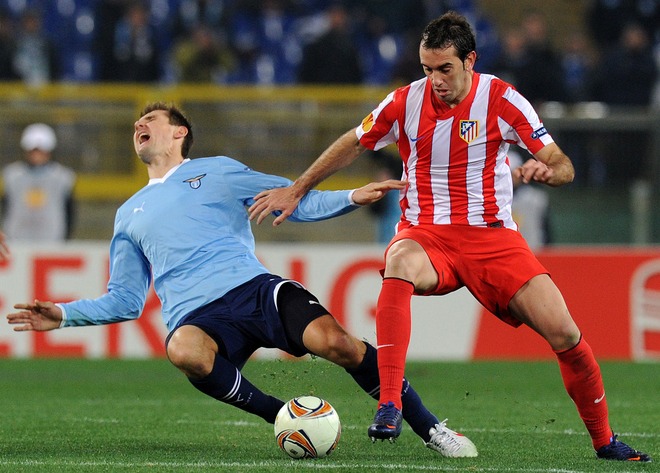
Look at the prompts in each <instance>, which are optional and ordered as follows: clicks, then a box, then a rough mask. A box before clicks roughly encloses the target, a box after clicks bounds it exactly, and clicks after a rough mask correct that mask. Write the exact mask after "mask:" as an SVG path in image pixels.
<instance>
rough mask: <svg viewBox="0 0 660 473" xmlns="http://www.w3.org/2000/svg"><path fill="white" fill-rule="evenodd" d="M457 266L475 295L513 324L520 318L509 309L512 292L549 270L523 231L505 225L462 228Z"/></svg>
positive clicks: (487, 306)
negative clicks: (531, 246)
mask: <svg viewBox="0 0 660 473" xmlns="http://www.w3.org/2000/svg"><path fill="white" fill-rule="evenodd" d="M457 266H458V268H459V270H458V272H459V275H460V278H461V280H462V281H463V282H464V284H465V286H466V287H467V288H468V289H469V290H470V292H471V293H472V294H473V295H474V297H475V298H476V299H477V300H478V301H479V302H480V303H481V304H482V305H483V306H484V307H485V308H486V309H488V310H489V311H490V312H491V313H493V314H495V315H496V316H497V317H499V318H500V319H502V320H503V321H504V322H506V323H508V324H510V325H512V326H514V327H517V326H519V325H520V324H521V321H520V320H519V319H518V318H517V317H514V316H513V315H512V314H511V313H510V311H509V303H510V302H511V299H512V298H513V295H514V294H516V292H517V291H518V290H519V289H520V288H521V287H522V286H523V285H524V284H525V283H527V282H528V281H529V280H531V279H532V278H533V277H535V276H538V275H540V274H547V273H548V271H547V270H546V269H545V268H544V267H543V265H542V264H541V263H540V262H539V261H538V259H536V256H534V254H533V253H532V251H531V250H530V249H529V246H528V245H527V243H526V242H525V240H524V239H523V237H522V235H520V233H519V232H517V231H515V230H510V229H507V228H483V227H468V228H465V229H463V237H462V243H461V252H460V257H459V260H458V264H457Z"/></svg>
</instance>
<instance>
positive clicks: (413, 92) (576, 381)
mask: <svg viewBox="0 0 660 473" xmlns="http://www.w3.org/2000/svg"><path fill="white" fill-rule="evenodd" d="M419 55H420V62H421V65H422V68H423V71H424V73H425V75H426V77H425V78H422V79H420V80H418V81H415V82H413V83H411V84H409V85H407V86H404V87H401V88H399V89H397V90H395V91H393V92H392V93H390V94H389V95H388V96H387V97H386V98H385V100H383V101H382V102H381V103H380V105H378V107H376V109H375V110H374V111H373V112H372V113H370V114H369V115H368V116H367V117H366V118H365V119H364V120H363V121H362V123H361V124H360V126H358V127H357V128H355V129H354V130H350V131H349V132H347V133H345V134H344V135H343V136H341V137H340V138H339V139H338V140H337V141H335V142H334V143H333V144H332V145H330V147H329V148H328V149H327V150H326V151H324V152H323V153H322V154H321V156H320V157H319V158H318V159H317V160H316V161H315V162H314V163H313V164H312V165H311V166H310V168H309V169H308V170H307V171H305V173H303V174H302V175H301V176H300V177H299V178H298V179H297V180H296V181H295V183H294V184H293V185H292V186H291V187H289V188H285V189H275V190H271V191H265V192H263V193H261V194H259V195H257V196H256V203H255V204H254V205H253V206H252V208H251V209H250V215H251V218H257V222H261V221H262V220H263V218H265V216H266V215H267V214H270V213H271V212H273V211H275V210H280V211H282V214H281V215H280V216H279V217H278V218H276V219H275V220H274V224H275V225H278V224H280V223H281V222H283V221H284V219H286V218H287V217H288V215H290V214H291V212H292V211H293V209H295V206H296V205H297V202H298V200H299V199H300V198H301V197H302V196H303V195H305V193H307V192H308V191H309V190H311V189H312V188H313V187H314V186H316V185H317V184H318V183H319V182H321V181H322V180H323V179H325V178H326V177H327V176H329V175H330V174H332V173H334V172H336V171H337V170H339V169H341V168H343V167H345V166H347V165H349V164H350V163H351V162H352V161H353V160H355V159H356V158H357V157H358V156H359V155H360V153H361V152H362V151H364V150H365V149H367V148H368V149H375V150H377V149H380V148H382V147H384V146H387V145H390V144H396V146H397V147H398V149H399V154H400V156H401V159H402V161H403V179H405V180H407V182H408V185H407V188H406V189H405V190H404V191H402V192H401V196H400V202H401V209H402V218H401V221H400V223H399V225H398V231H397V234H396V235H395V236H394V238H393V239H392V241H391V242H390V245H389V246H388V248H387V250H386V253H385V269H384V272H383V276H384V277H383V285H382V289H381V292H380V295H379V299H378V308H377V313H376V336H377V343H378V366H379V373H380V382H381V386H380V400H379V409H378V412H377V413H376V417H375V419H374V423H373V424H372V425H371V426H370V427H369V430H368V433H369V436H370V437H371V438H372V440H375V439H390V440H393V439H395V438H396V437H398V435H399V434H400V432H401V400H400V392H401V383H402V380H403V374H404V367H405V359H406V352H407V349H408V344H409V341H410V330H411V320H410V317H411V313H410V312H411V311H410V302H411V297H412V295H413V294H418V295H441V294H447V293H449V292H452V291H455V290H457V289H459V288H461V287H464V286H465V287H467V288H468V289H469V290H470V292H471V293H472V294H474V296H475V297H476V298H477V299H478V300H479V302H481V304H483V305H484V306H485V307H486V308H487V309H488V310H489V311H490V312H492V313H493V314H494V315H495V316H497V317H499V318H500V319H501V320H503V321H504V322H506V323H508V324H511V325H512V326H514V327H517V326H519V325H521V324H523V323H524V324H526V325H528V326H529V327H530V328H532V329H533V330H535V331H536V332H537V333H539V334H540V335H541V336H542V337H543V338H544V339H545V340H546V341H547V342H548V344H549V345H550V348H551V349H552V350H553V351H554V352H555V353H556V355H557V359H558V362H559V366H560V371H561V375H562V378H563V381H564V385H565V387H566V390H567V391H568V394H569V395H570V397H571V398H572V399H573V401H574V402H575V404H576V407H577V410H578V413H579V415H580V417H581V418H582V420H583V422H584V424H585V426H586V428H587V430H588V432H589V434H590V436H591V440H592V444H593V447H594V449H595V450H596V454H597V456H598V457H599V458H604V459H613V460H630V461H650V457H649V456H648V455H646V454H644V453H641V452H638V451H636V450H634V449H632V448H630V447H629V446H628V445H626V444H625V443H623V442H620V441H618V440H617V439H616V436H615V435H614V434H613V432H612V429H611V428H610V425H609V420H608V409H607V401H606V399H605V390H604V386H603V381H602V377H601V373H600V368H599V366H598V364H597V362H596V359H595V357H594V355H593V353H592V351H591V348H590V347H589V345H588V344H587V342H586V340H585V339H584V338H583V336H582V333H581V332H580V330H579V328H578V327H577V325H576V324H575V322H574V321H573V319H572V317H571V315H570V313H569V310H568V308H567V306H566V303H565V301H564V299H563V296H562V295H561V293H560V291H559V289H558V288H557V287H556V285H555V284H554V283H553V281H552V279H551V278H550V276H549V274H548V271H547V270H546V269H545V268H544V267H543V266H542V265H541V263H540V262H539V261H538V260H537V259H536V257H535V256H534V254H533V253H532V251H531V250H530V249H529V247H528V245H527V243H526V242H525V240H524V239H523V237H522V236H521V234H520V233H519V232H518V230H517V226H516V224H515V222H514V221H513V218H512V217H511V202H512V198H513V184H512V178H511V170H510V168H509V163H508V159H507V150H508V148H509V145H510V144H511V143H515V144H517V145H519V146H520V147H522V148H524V149H527V150H528V151H529V152H530V153H531V154H532V155H533V156H534V158H535V159H530V160H527V161H526V162H525V163H524V164H523V165H522V166H521V167H518V168H517V169H514V170H513V174H514V176H515V177H516V178H520V179H521V180H522V182H523V183H529V182H531V181H536V182H540V183H543V184H547V185H549V186H561V185H564V184H567V183H570V182H571V181H572V180H573V177H574V169H573V165H572V163H571V161H570V159H569V158H568V156H566V155H565V154H564V153H563V151H562V150H561V149H560V148H559V146H558V145H557V144H556V143H555V142H554V140H553V139H552V137H551V135H550V134H549V133H548V131H547V130H546V128H545V127H544V126H543V122H542V121H541V119H540V118H539V116H538V115H537V113H536V111H535V110H534V109H533V108H532V106H531V105H530V103H529V101H528V100H526V99H525V98H524V97H523V96H522V95H521V94H520V93H518V92H517V91H516V89H515V87H513V86H512V85H511V84H508V83H506V82H504V81H502V80H500V79H498V78H497V77H495V76H492V75H488V74H482V73H477V72H475V71H474V66H475V63H476V60H477V52H476V41H475V37H474V33H473V31H472V28H471V26H470V25H469V23H468V22H467V20H466V19H465V18H464V17H463V16H461V15H459V14H457V13H455V12H448V13H446V14H444V15H443V16H441V17H440V18H438V19H436V20H433V21H431V22H430V23H429V24H428V25H427V27H426V28H425V30H424V32H423V34H422V38H421V43H420V48H419ZM439 427H440V428H442V427H444V426H439ZM441 430H442V429H441ZM451 432H452V434H456V433H455V432H453V431H451ZM459 441H460V439H459ZM429 446H430V447H431V448H433V446H432V445H429Z"/></svg>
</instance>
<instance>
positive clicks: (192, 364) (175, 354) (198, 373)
mask: <svg viewBox="0 0 660 473" xmlns="http://www.w3.org/2000/svg"><path fill="white" fill-rule="evenodd" d="M167 357H168V358H169V360H170V362H171V363H172V364H173V365H174V366H176V367H177V368H178V369H179V370H181V371H182V372H183V374H185V375H186V376H187V377H189V378H196V379H199V378H204V377H206V376H208V374H209V373H210V372H211V370H212V369H213V359H214V357H212V356H206V355H205V354H204V353H203V352H201V351H200V350H199V349H198V347H194V346H191V345H190V344H186V343H180V342H177V340H175V339H173V340H171V341H170V343H169V344H168V345H167Z"/></svg>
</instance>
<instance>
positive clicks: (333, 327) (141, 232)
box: [7, 103, 476, 457]
mask: <svg viewBox="0 0 660 473" xmlns="http://www.w3.org/2000/svg"><path fill="white" fill-rule="evenodd" d="M192 142H193V135H192V128H191V125H190V122H189V121H188V119H187V118H186V117H185V115H184V114H183V113H182V112H181V111H180V110H179V109H178V108H177V107H176V106H174V105H169V104H164V103H153V104H150V105H148V106H147V107H146V108H145V109H144V110H143V112H142V114H141V115H140V118H139V119H138V120H137V121H136V122H135V132H134V135H133V144H134V146H135V150H136V152H137V155H138V156H139V157H140V159H141V160H142V162H143V163H144V164H145V165H146V166H147V170H148V174H149V178H150V179H149V183H148V185H147V186H146V187H144V188H142V189H141V190H139V191H138V192H137V193H136V194H135V195H133V196H132V197H131V198H129V199H128V200H127V201H126V202H125V203H124V204H123V205H122V206H121V207H120V208H119V210H118V211H117V215H116V218H115V227H114V235H113V238H112V242H111V244H110V280H109V282H108V291H107V293H105V294H104V295H102V296H100V297H98V298H97V299H93V300H90V299H83V300H77V301H73V302H69V303H62V304H54V303H52V302H44V301H34V302H33V303H27V304H16V305H15V306H14V308H15V309H17V312H14V313H11V314H9V315H7V320H8V322H9V323H10V324H13V325H15V327H14V330H16V331H28V330H36V331H44V330H53V329H57V328H61V327H71V326H83V325H99V324H110V323H115V322H122V321H126V320H132V319H135V318H137V317H139V316H140V314H141V312H142V309H143V307H144V304H145V300H146V297H147V291H148V289H149V286H150V283H151V282H152V279H153V283H154V288H155V290H156V293H157V295H158V297H159V299H160V301H161V303H162V314H163V320H164V322H165V324H166V325H167V328H168V330H169V334H168V336H167V339H166V342H165V343H166V350H167V356H168V358H169V360H170V361H171V363H172V364H173V365H174V366H176V367H177V368H178V369H179V370H181V371H182V372H183V373H184V374H185V375H186V377H187V378H188V379H189V380H190V382H191V383H192V385H193V386H195V387H196V388H197V389H199V390H200V391H202V392H203V393H205V394H207V395H209V396H211V397H213V398H215V399H217V400H219V401H221V402H224V403H227V404H231V405H233V406H236V407H238V408H239V409H242V410H244V411H246V412H249V413H252V414H255V415H258V416H259V417H261V418H263V419H264V420H266V421H267V422H270V423H273V422H274V420H275V416H276V415H277V413H278V411H279V410H280V408H281V407H282V406H283V405H284V402H283V401H281V400H280V399H278V398H276V397H273V396H270V395H268V394H266V393H264V392H263V391H261V390H260V389H258V388H257V387H256V386H254V385H253V384H252V383H251V382H250V381H249V380H247V379H246V378H245V377H243V376H242V374H241V369H242V368H243V366H244V365H245V363H246V362H247V360H248V359H249V357H250V356H251V355H252V354H253V353H254V351H256V350H257V349H258V348H261V347H266V348H279V349H280V350H282V351H284V352H286V353H289V354H291V355H293V356H302V355H304V354H307V353H310V354H314V355H316V356H320V357H322V358H325V359H327V360H329V361H331V362H333V363H336V364H337V365H339V366H341V367H343V368H345V369H346V371H347V372H348V373H349V374H350V375H351V376H352V377H353V378H354V379H355V381H356V382H357V383H358V385H359V386H360V387H361V388H362V389H364V390H365V391H366V392H367V393H368V394H369V395H370V396H372V397H374V398H376V399H377V398H378V394H379V388H380V384H379V378H378V366H377V359H376V349H375V348H374V347H372V346H371V345H369V344H368V343H366V342H363V341H361V340H358V339H357V338H355V337H354V336H352V335H350V334H348V333H347V332H346V331H344V329H343V328H342V327H341V326H340V325H339V324H338V323H337V322H336V320H335V319H334V318H333V317H332V316H331V315H330V314H329V313H328V311H327V310H326V309H325V308H324V307H323V306H322V305H321V304H320V303H319V301H318V299H317V298H316V297H315V296H314V295H313V294H311V293H310V292H308V291H307V290H306V289H305V288H304V287H303V286H302V285H301V284H299V283H298V282H296V281H292V280H287V279H283V278H281V277H279V276H277V275H274V274H271V273H270V272H269V271H268V269H266V268H265V267H264V266H263V265H262V264H261V263H260V262H259V260H258V259H257V258H256V256H255V253H254V250H255V248H254V237H253V234H252V231H251V228H250V222H249V219H248V213H247V210H246V208H247V207H249V206H250V205H251V204H252V203H254V200H253V197H254V196H255V195H256V194H258V193H259V192H261V191H263V190H265V189H271V188H274V187H286V186H289V185H291V181H289V180H288V179H284V178H282V177H277V176H272V175H267V174H262V173H259V172H256V171H253V170H252V169H250V168H249V167H247V166H245V165H244V164H241V163H240V162H238V161H235V160H233V159H231V158H228V157H224V156H218V157H210V158H198V159H192V160H191V159H187V158H186V157H187V155H188V152H189V150H190V147H191V145H192ZM405 185H406V183H405V182H403V181H397V180H387V181H383V182H380V183H371V184H368V185H366V186H364V187H361V188H359V189H355V190H353V191H326V192H319V191H312V192H310V193H309V194H308V195H307V196H305V198H303V199H302V200H301V201H300V204H299V205H298V208H297V209H296V210H295V212H293V214H292V215H291V216H290V217H289V219H290V220H295V221H316V220H323V219H327V218H331V217H335V216H338V215H342V214H345V213H347V212H349V211H351V210H354V209H356V208H358V206H360V205H366V204H369V203H372V202H375V201H377V200H378V199H380V198H382V197H383V196H384V195H385V193H386V192H387V191H389V190H400V189H402V188H403V187H405ZM402 396H403V404H404V414H403V416H404V418H405V420H406V421H407V422H408V424H409V425H410V426H411V428H412V429H413V430H414V431H415V433H417V434H418V435H419V436H420V437H421V438H422V440H423V441H424V442H425V444H426V445H427V446H428V447H429V448H431V449H433V450H434V451H436V452H438V453H440V454H441V455H444V456H453V457H456V456H475V455H476V448H475V449H473V451H470V452H467V453H466V451H465V448H464V443H463V444H461V445H457V444H456V438H455V437H454V436H453V435H450V434H448V433H446V430H444V429H442V428H441V427H440V425H442V424H443V423H440V422H439V421H438V419H437V417H436V416H435V415H433V414H432V413H431V412H429V411H428V410H427V409H426V407H424V405H423V404H422V402H421V399H420V398H419V396H418V395H417V393H416V392H415V391H414V389H413V388H412V386H411V385H410V384H409V383H408V381H407V380H405V379H404V383H403V390H402Z"/></svg>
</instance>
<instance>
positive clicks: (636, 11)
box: [585, 0, 660, 50]
mask: <svg viewBox="0 0 660 473" xmlns="http://www.w3.org/2000/svg"><path fill="white" fill-rule="evenodd" d="M585 18H586V20H587V26H588V28H589V32H590V34H591V37H592V39H593V40H594V42H595V43H596V46H598V48H599V49H602V50H605V49H607V48H609V47H611V46H613V45H614V44H616V43H617V42H618V41H619V38H620V37H621V33H622V32H623V29H624V25H626V24H628V23H630V22H636V23H639V24H640V25H641V26H642V27H643V28H644V29H645V30H646V33H647V35H648V36H649V37H650V38H653V37H654V36H655V35H656V34H658V28H660V2H658V0H591V2H590V5H589V6H588V7H587V9H586V11H585Z"/></svg>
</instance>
